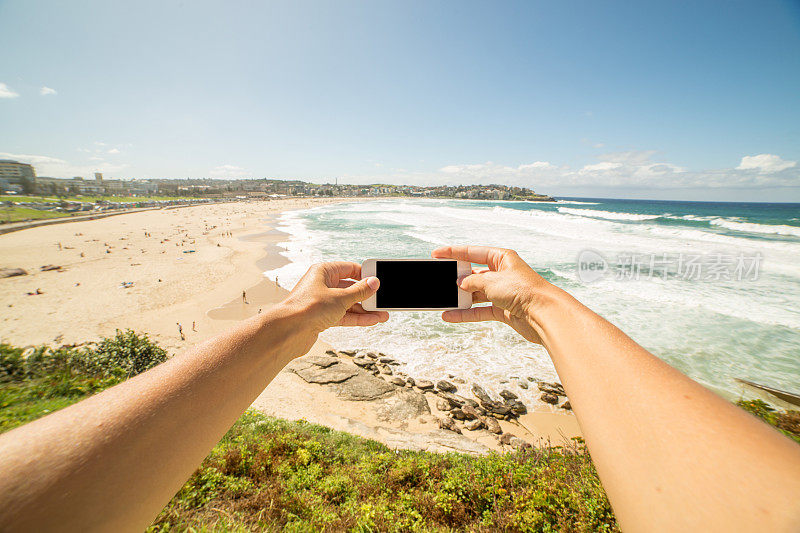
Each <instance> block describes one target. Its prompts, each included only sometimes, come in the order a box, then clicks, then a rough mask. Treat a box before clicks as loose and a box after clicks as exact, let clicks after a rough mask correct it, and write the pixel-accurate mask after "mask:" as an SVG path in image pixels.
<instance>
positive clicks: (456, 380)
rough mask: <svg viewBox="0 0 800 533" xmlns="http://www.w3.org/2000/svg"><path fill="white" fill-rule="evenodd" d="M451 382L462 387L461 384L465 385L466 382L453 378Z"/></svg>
mask: <svg viewBox="0 0 800 533" xmlns="http://www.w3.org/2000/svg"><path fill="white" fill-rule="evenodd" d="M453 381H455V382H456V383H458V384H460V385H463V384H465V383H466V381H464V380H463V379H461V378H453Z"/></svg>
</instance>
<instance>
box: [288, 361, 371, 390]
mask: <svg viewBox="0 0 800 533" xmlns="http://www.w3.org/2000/svg"><path fill="white" fill-rule="evenodd" d="M292 370H293V371H294V373H295V374H297V375H298V376H300V377H301V378H303V380H305V381H307V382H308V383H318V384H320V385H324V384H326V383H341V382H343V381H347V380H348V379H350V378H352V377H353V376H355V375H357V374H358V370H356V369H355V368H353V367H352V366H350V365H345V364H343V363H340V362H338V361H336V364H334V365H330V366H328V367H321V366H317V365H315V364H313V363H309V362H305V364H304V365H303V366H296V367H294V368H293V369H292Z"/></svg>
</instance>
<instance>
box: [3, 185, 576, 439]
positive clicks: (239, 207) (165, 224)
mask: <svg viewBox="0 0 800 533" xmlns="http://www.w3.org/2000/svg"><path fill="white" fill-rule="evenodd" d="M364 200H368V199H366V198H365V199H353V198H347V199H337V198H334V199H314V200H311V199H292V200H274V201H266V202H246V203H235V204H216V205H203V206H189V207H186V208H182V209H180V210H169V211H159V212H153V211H149V212H145V213H141V212H138V213H125V214H120V215H118V216H114V217H109V218H104V219H100V220H92V221H72V222H73V223H71V224H60V225H56V226H50V227H37V228H31V229H27V230H24V231H19V232H14V233H9V234H5V235H0V257H2V258H3V259H2V264H0V267H11V268H23V269H25V270H26V271H28V275H25V276H18V277H13V278H5V279H0V300H1V301H2V303H3V305H2V306H0V324H2V325H3V328H2V334H0V341H2V342H10V343H13V344H16V345H20V346H26V345H36V344H73V343H81V342H86V341H91V340H95V339H98V338H100V337H102V336H108V335H113V333H114V330H115V329H117V328H121V329H126V328H130V329H133V330H135V331H138V332H144V333H147V334H148V335H149V336H150V337H151V338H152V339H154V340H155V341H157V342H158V343H159V344H160V345H161V346H163V347H164V348H166V349H167V350H168V351H169V352H171V353H173V354H179V353H181V352H182V351H184V350H186V349H188V348H190V347H191V346H193V345H195V344H197V343H199V342H202V341H204V340H206V339H208V338H210V337H212V336H214V335H216V334H218V333H220V332H222V331H224V330H225V329H227V328H228V327H229V326H230V322H229V321H235V320H242V319H244V318H247V317H249V316H252V315H254V314H256V313H258V310H259V308H261V309H265V308H267V307H269V306H271V305H274V304H275V303H277V302H278V301H280V300H281V299H282V298H283V297H284V296H285V295H286V294H288V291H287V290H286V289H283V288H281V287H279V286H277V285H276V284H275V283H274V281H272V280H270V279H268V278H266V277H265V276H264V274H263V273H264V272H265V271H267V270H272V269H275V268H278V267H279V266H282V265H285V264H288V262H289V261H288V259H287V258H285V257H284V256H282V255H281V254H280V252H281V251H282V250H283V248H281V247H280V246H278V243H279V242H282V241H283V240H285V239H287V238H288V235H287V234H286V233H283V232H280V231H279V230H277V229H276V225H277V224H276V221H277V217H278V216H279V215H280V214H281V213H283V212H286V211H292V210H299V209H305V208H308V207H313V206H316V205H324V204H329V203H341V202H353V201H364ZM47 265H53V266H57V267H61V268H60V269H54V270H47V271H42V270H40V268H39V267H41V266H47ZM123 281H126V282H131V283H133V285H132V286H131V287H130V288H123V287H122V286H121V282H123ZM36 289H39V290H40V291H41V293H42V294H38V295H37V294H35V291H36ZM243 290H244V291H246V294H247V301H248V303H246V304H245V303H243V302H242V298H241V294H242V291H243ZM27 293H33V295H28V294H27ZM93 310H96V312H93ZM178 324H180V327H181V329H182V332H183V336H184V337H185V339H184V340H181V338H180V336H179V331H178ZM328 350H331V347H330V346H329V345H327V344H326V343H324V342H322V341H317V343H315V345H314V346H313V347H312V349H311V350H310V351H309V353H308V354H307V355H306V356H304V357H301V358H299V359H297V360H296V361H295V362H296V363H297V364H300V365H302V364H306V363H304V362H307V361H308V360H312V359H313V358H314V357H325V356H326V351H328ZM328 357H329V356H328ZM341 364H344V365H349V366H350V367H352V368H353V369H355V368H357V367H356V366H355V365H354V364H353V362H352V361H351V360H344V358H343V360H342V361H341ZM292 368H293V365H290V367H289V368H287V369H286V370H284V371H283V372H281V373H280V374H279V375H278V376H277V377H276V378H275V380H274V381H273V382H272V383H270V385H269V386H268V387H267V388H266V389H265V390H264V391H263V392H262V394H261V395H260V396H259V397H258V398H257V399H256V400H255V402H254V403H253V407H255V408H256V409H258V410H259V411H262V412H264V413H265V414H269V415H273V416H279V417H281V418H287V419H290V420H298V419H305V420H308V421H309V422H316V423H320V424H323V425H326V426H328V427H331V428H333V429H339V430H344V431H348V432H351V433H354V434H357V435H360V436H363V437H367V438H372V439H375V440H379V441H382V442H384V443H386V444H388V445H390V446H393V447H400V448H410V449H427V450H432V451H453V450H457V451H463V452H466V453H488V452H489V451H500V450H502V449H504V446H502V445H500V444H499V443H498V442H497V439H496V437H494V436H493V435H490V434H489V433H488V432H486V431H485V430H479V431H474V432H473V431H463V432H462V433H464V435H458V434H457V433H454V432H451V431H448V430H445V429H439V428H438V426H437V419H439V418H442V417H444V416H445V412H444V411H442V410H440V409H438V408H437V406H436V399H437V398H436V395H435V394H433V393H430V392H420V391H418V390H413V389H411V388H410V387H405V389H410V390H402V391H401V390H400V388H398V390H397V391H395V392H391V393H388V395H387V396H385V397H382V398H378V399H376V400H375V401H351V400H347V399H343V398H341V397H339V396H337V394H336V393H335V392H334V391H332V390H330V387H329V386H328V385H324V384H317V383H308V382H306V381H304V380H303V379H301V378H300V377H299V375H298V374H297V373H296V372H295V371H294V370H293V369H292ZM354 371H355V370H354ZM375 379H381V378H380V377H377V378H375ZM382 381H383V380H382ZM383 383H386V382H385V381H383ZM383 386H384V387H385V385H383ZM415 394H418V395H416V396H415ZM465 396H466V394H465ZM408 398H412V400H413V401H412V404H414V405H416V406H417V407H416V409H417V411H416V413H415V414H419V416H413V417H409V416H406V415H408V414H409V412H408V411H407V410H405V411H404V410H403V409H405V408H404V407H402V406H403V405H405V406H406V407H407V405H408V402H407V401H405V400H407V399H408ZM420 398H422V401H420ZM401 400H402V401H401ZM424 404H427V405H424ZM398 409H399V411H398ZM387 412H394V413H395V414H396V415H397V413H405V414H404V415H403V416H399V415H397V416H395V417H394V418H392V416H394V415H392V416H389V417H388V418H387V415H386V413H387ZM500 424H501V425H502V426H504V431H506V432H511V433H513V434H514V435H515V436H517V437H519V438H522V439H523V440H525V441H526V442H529V443H539V444H544V443H547V442H550V443H553V444H554V445H555V444H557V443H560V442H561V441H562V440H563V441H568V439H569V437H571V436H579V435H580V433H579V428H578V426H577V421H576V419H575V417H574V415H571V414H561V413H544V412H538V411H534V412H531V413H529V414H526V415H523V416H522V417H520V418H519V424H521V425H519V424H517V423H516V422H509V421H500ZM526 427H527V428H528V429H526ZM506 448H507V447H506Z"/></svg>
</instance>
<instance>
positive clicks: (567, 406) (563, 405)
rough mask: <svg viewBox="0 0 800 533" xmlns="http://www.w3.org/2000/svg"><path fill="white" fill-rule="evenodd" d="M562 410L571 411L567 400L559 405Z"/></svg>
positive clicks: (570, 405)
mask: <svg viewBox="0 0 800 533" xmlns="http://www.w3.org/2000/svg"><path fill="white" fill-rule="evenodd" d="M561 408H562V409H566V410H567V411H572V404H571V403H569V400H567V401H566V402H564V403H562V404H561Z"/></svg>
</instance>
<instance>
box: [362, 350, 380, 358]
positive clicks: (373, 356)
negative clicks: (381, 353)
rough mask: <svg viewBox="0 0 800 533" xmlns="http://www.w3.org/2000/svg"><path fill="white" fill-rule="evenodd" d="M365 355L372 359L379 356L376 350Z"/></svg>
mask: <svg viewBox="0 0 800 533" xmlns="http://www.w3.org/2000/svg"><path fill="white" fill-rule="evenodd" d="M364 355H366V356H367V357H369V358H370V359H377V358H378V354H376V353H375V352H366V353H365V354H364Z"/></svg>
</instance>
